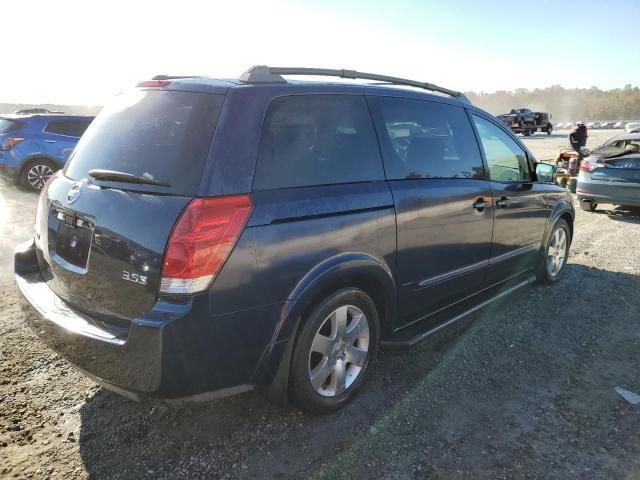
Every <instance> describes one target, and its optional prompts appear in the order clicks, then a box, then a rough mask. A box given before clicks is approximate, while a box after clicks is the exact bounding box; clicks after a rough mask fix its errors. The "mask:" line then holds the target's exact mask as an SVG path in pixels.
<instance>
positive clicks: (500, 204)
mask: <svg viewBox="0 0 640 480" xmlns="http://www.w3.org/2000/svg"><path fill="white" fill-rule="evenodd" d="M510 203H511V200H509V199H508V198H507V197H500V200H496V205H497V206H498V207H502V208H504V207H508V206H509V204H510Z"/></svg>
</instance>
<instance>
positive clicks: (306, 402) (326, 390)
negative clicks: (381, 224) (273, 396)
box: [291, 288, 380, 414]
mask: <svg viewBox="0 0 640 480" xmlns="http://www.w3.org/2000/svg"><path fill="white" fill-rule="evenodd" d="M300 328H301V330H300V332H299V334H298V338H297V339H296V344H295V348H294V352H293V358H292V362H291V393H292V394H293V398H294V400H295V401H296V403H297V404H298V406H299V407H300V408H301V409H302V410H304V411H306V412H309V413H313V414H326V413H331V412H335V411H336V410H339V409H340V408H342V407H343V406H345V405H346V404H347V403H348V402H350V401H351V400H352V399H353V397H354V396H355V394H356V392H357V391H358V390H359V389H360V387H361V386H362V385H363V383H364V382H365V380H366V377H367V374H368V370H369V367H370V364H371V362H372V361H373V359H374V358H375V355H376V352H377V349H378V343H379V335H380V333H379V332H380V320H379V316H378V312H377V310H376V307H375V304H374V303H373V301H372V300H371V298H370V297H369V296H368V295H367V294H366V293H365V292H363V291H362V290H360V289H358V288H344V289H342V290H339V291H338V292H335V293H333V294H331V295H330V296H329V297H327V298H326V299H324V300H323V301H322V302H320V303H319V304H318V305H317V306H316V307H315V308H314V309H313V310H312V311H311V312H310V313H309V314H308V315H306V317H305V318H304V319H303V323H301V327H300Z"/></svg>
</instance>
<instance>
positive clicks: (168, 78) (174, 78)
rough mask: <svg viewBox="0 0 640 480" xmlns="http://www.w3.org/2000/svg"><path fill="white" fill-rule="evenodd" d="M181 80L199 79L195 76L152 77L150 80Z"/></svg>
mask: <svg viewBox="0 0 640 480" xmlns="http://www.w3.org/2000/svg"><path fill="white" fill-rule="evenodd" d="M181 78H199V77H198V76H197V75H154V76H153V77H151V80H180V79H181Z"/></svg>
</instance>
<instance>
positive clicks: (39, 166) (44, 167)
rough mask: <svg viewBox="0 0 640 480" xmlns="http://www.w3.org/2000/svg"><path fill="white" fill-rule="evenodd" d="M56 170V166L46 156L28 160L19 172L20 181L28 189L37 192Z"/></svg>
mask: <svg viewBox="0 0 640 480" xmlns="http://www.w3.org/2000/svg"><path fill="white" fill-rule="evenodd" d="M56 170H58V166H57V165H56V164H55V163H53V162H52V161H51V160H47V159H46V158H35V159H33V160H29V162H28V163H27V164H26V165H25V166H24V168H23V169H22V172H21V174H20V183H21V184H22V186H23V187H25V188H27V189H29V190H32V191H34V192H39V191H40V190H42V187H44V184H45V183H47V180H49V178H51V176H52V175H53V174H54V173H55V172H56Z"/></svg>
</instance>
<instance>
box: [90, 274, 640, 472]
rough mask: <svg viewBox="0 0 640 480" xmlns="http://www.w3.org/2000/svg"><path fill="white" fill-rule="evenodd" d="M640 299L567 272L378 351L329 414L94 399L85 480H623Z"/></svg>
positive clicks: (629, 450) (255, 405) (631, 279)
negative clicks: (159, 414)
mask: <svg viewBox="0 0 640 480" xmlns="http://www.w3.org/2000/svg"><path fill="white" fill-rule="evenodd" d="M638 291H640V277H638V276H634V275H629V274H625V273H617V272H610V271H606V270H600V269H596V268H591V267H586V266H582V265H569V266H568V269H567V271H566V275H565V277H564V279H563V280H562V282H560V283H559V284H556V285H555V286H553V287H538V286H535V287H531V288H527V289H524V290H521V291H520V292H519V293H518V294H516V295H515V296H513V297H511V298H510V299H507V300H505V301H503V302H500V303H496V304H493V305H491V306H489V307H487V308H486V309H484V310H483V311H482V312H480V313H479V314H478V315H476V316H475V317H474V318H472V319H468V320H466V321H465V322H463V324H461V325H458V326H456V327H454V328H453V329H449V330H448V331H447V332H444V333H442V334H440V335H438V336H436V337H434V338H433V339H431V340H428V341H427V342H424V343H423V344H421V345H419V346H417V347H415V348H413V349H411V350H408V351H405V352H383V353H382V354H381V355H380V358H379V361H378V362H377V366H376V368H375V370H374V371H373V372H372V374H373V375H372V378H371V379H370V381H369V382H368V384H367V385H366V387H365V391H363V392H362V394H361V395H359V396H358V398H357V399H356V400H355V401H354V402H353V403H351V404H350V405H349V406H348V407H347V408H345V409H344V410H343V411H341V412H339V413H337V414H334V415H331V416H325V417H313V416H306V415H302V414H301V413H300V412H299V411H298V410H297V409H295V408H289V409H287V410H282V409H279V408H276V407H274V406H272V405H270V404H268V403H267V402H266V400H265V399H264V397H263V395H262V394H261V393H260V392H255V393H250V394H245V395H242V396H238V397H234V398H229V399H225V400H222V401H219V402H216V403H211V404H206V405H198V406H193V407H190V408H183V409H180V410H177V411H170V412H169V413H168V414H167V415H166V416H164V417H163V418H160V419H158V418H155V415H152V414H151V413H150V410H151V407H152V405H144V404H136V403H133V402H131V401H128V400H126V399H123V398H120V397H118V396H117V395H115V394H112V393H110V392H108V391H104V390H100V391H99V392H98V393H96V394H95V395H94V396H93V397H91V398H89V399H88V400H87V401H86V403H85V404H84V406H82V408H81V410H80V413H81V421H82V425H81V434H80V438H79V446H80V452H81V455H82V460H83V462H84V465H85V468H86V471H87V472H88V473H89V475H90V476H91V478H106V477H109V478H114V477H116V478H117V477H120V478H141V477H145V476H148V477H154V478H157V477H160V478H162V477H189V478H200V477H216V478H219V477H224V476H226V475H228V476H229V477H246V478H282V477H292V476H299V477H308V476H310V475H313V474H316V473H318V474H320V476H323V477H329V478H354V477H381V476H387V477H391V478H395V477H403V478H409V477H412V476H413V477H415V476H417V477H421V478H426V477H429V478H497V477H500V476H501V475H504V476H507V477H509V478H516V477H517V478H522V477H527V478H534V477H536V478H563V479H564V478H582V477H584V476H585V475H586V476H588V477H589V478H623V477H625V476H626V475H630V474H631V473H632V472H634V471H637V470H634V469H635V468H637V467H638V460H637V459H640V443H639V441H638V440H637V431H638V430H640V416H639V415H638V414H637V408H636V407H632V406H630V405H628V404H626V403H625V402H624V401H622V400H621V399H620V398H619V397H618V396H617V395H615V394H614V392H613V388H614V387H615V386H618V385H621V386H623V387H625V388H628V389H630V390H634V389H635V391H638V392H639V393H640V378H639V377H638V373H637V372H638V366H639V363H640V362H639V361H638V357H637V352H638V348H639V346H640V315H638V312H640V299H639V298H638V296H637V295H636V296H633V295H631V296H630V295H629V292H638ZM585 292H597V294H598V295H597V301H588V302H587V300H588V298H589V297H588V296H586V295H585ZM614 312H615V314H614ZM212 368H214V367H212Z"/></svg>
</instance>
